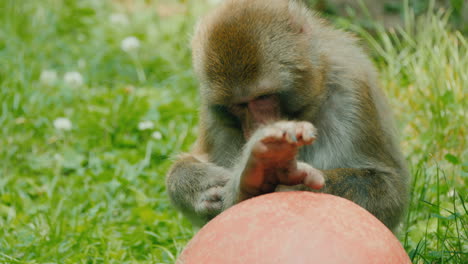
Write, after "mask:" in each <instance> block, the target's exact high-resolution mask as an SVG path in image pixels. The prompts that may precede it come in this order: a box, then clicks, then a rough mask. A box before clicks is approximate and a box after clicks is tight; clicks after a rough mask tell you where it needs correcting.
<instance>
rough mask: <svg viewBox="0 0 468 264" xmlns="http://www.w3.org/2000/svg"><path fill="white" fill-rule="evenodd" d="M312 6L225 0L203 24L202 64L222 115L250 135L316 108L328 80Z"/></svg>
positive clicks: (198, 63) (198, 35)
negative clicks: (315, 45) (317, 53)
mask: <svg viewBox="0 0 468 264" xmlns="http://www.w3.org/2000/svg"><path fill="white" fill-rule="evenodd" d="M307 12H308V11H307V9H306V8H305V7H304V6H302V4H301V3H299V2H296V1H294V0H236V1H234V0H225V1H224V2H223V3H222V4H221V5H220V6H219V7H218V8H217V9H215V10H214V11H213V12H212V13H211V14H209V15H208V16H207V17H205V18H204V19H203V20H202V21H201V22H200V23H199V24H198V26H197V29H196V32H195V35H194V38H193V42H192V46H193V63H194V69H195V72H196V74H197V76H198V78H199V80H200V82H201V99H202V102H203V105H205V106H207V110H208V111H209V112H210V113H211V114H213V116H214V117H215V118H217V117H219V118H217V119H218V120H220V122H224V124H225V125H229V126H232V127H237V128H239V129H241V130H242V132H243V134H244V136H245V137H246V138H248V137H249V136H250V135H251V133H252V132H253V131H254V130H255V129H256V128H257V127H258V126H260V125H262V124H265V123H267V122H272V121H276V120H279V119H295V118H301V115H302V114H303V113H306V112H307V113H311V112H313V111H312V109H314V107H315V108H316V106H315V105H314V102H318V101H319V100H318V99H317V100H316V99H315V98H316V97H318V96H320V94H322V91H321V90H322V86H323V85H322V84H321V79H322V78H321V76H320V74H319V73H320V71H319V69H318V68H319V67H318V65H314V63H313V61H314V60H317V59H316V58H314V55H313V54H314V53H313V50H312V44H311V43H312V42H311V39H312V38H313V36H312V33H313V30H312V29H313V28H312V27H311V25H310V23H309V21H308V18H307V17H308V15H309V14H308V13H307ZM226 120H228V121H226Z"/></svg>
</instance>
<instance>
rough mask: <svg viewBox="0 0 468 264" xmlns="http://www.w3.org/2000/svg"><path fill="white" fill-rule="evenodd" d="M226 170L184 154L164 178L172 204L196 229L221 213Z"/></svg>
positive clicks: (227, 176)
mask: <svg viewBox="0 0 468 264" xmlns="http://www.w3.org/2000/svg"><path fill="white" fill-rule="evenodd" d="M230 175H231V172H229V171H228V170H227V169H225V168H222V167H219V166H216V165H214V164H212V163H208V162H206V161H205V160H204V159H203V158H202V157H201V156H195V155H192V154H185V155H183V156H181V157H180V158H179V160H178V161H176V162H175V164H174V165H173V166H172V168H171V170H170V171H169V173H168V175H167V178H166V186H167V192H168V194H169V197H170V199H171V201H172V203H173V204H174V205H175V206H176V207H177V208H179V209H180V210H181V211H182V213H184V215H185V216H186V217H187V218H188V219H190V220H191V221H192V223H193V224H195V225H199V226H200V225H203V224H205V223H206V222H208V221H209V220H210V219H211V218H213V217H215V216H216V215H218V214H219V213H220V212H221V211H222V209H223V205H222V202H223V196H224V191H225V189H224V186H225V184H226V182H227V181H228V179H229V178H230Z"/></svg>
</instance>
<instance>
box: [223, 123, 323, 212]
mask: <svg viewBox="0 0 468 264" xmlns="http://www.w3.org/2000/svg"><path fill="white" fill-rule="evenodd" d="M314 139H315V128H314V127H313V125H312V124H310V123H309V122H294V121H281V122H277V123H274V124H271V125H268V126H265V127H263V128H261V129H259V130H258V131H257V132H255V133H254V135H253V136H252V138H251V139H250V140H249V142H248V143H247V146H246V148H245V149H244V153H243V156H242V157H243V159H242V160H241V162H239V166H240V167H239V168H238V169H236V170H235V171H236V174H235V175H233V176H234V177H233V178H232V180H231V181H229V183H228V184H227V191H226V198H225V201H224V206H225V208H227V207H230V206H232V205H234V204H236V203H238V202H241V201H243V200H246V199H249V198H251V197H254V196H257V195H260V194H264V193H269V192H273V191H274V190H275V188H276V186H277V185H278V184H285V185H295V184H300V183H304V184H307V185H308V186H310V187H312V188H315V189H320V188H321V187H322V186H323V184H324V178H323V175H322V173H321V172H320V171H319V170H316V169H314V168H312V167H311V166H310V165H308V164H306V163H302V162H298V161H297V160H296V155H297V151H298V148H299V147H301V146H303V145H306V144H311V143H312V142H313V140H314Z"/></svg>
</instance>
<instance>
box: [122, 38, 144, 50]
mask: <svg viewBox="0 0 468 264" xmlns="http://www.w3.org/2000/svg"><path fill="white" fill-rule="evenodd" d="M139 47H140V40H138V39H137V38H136V37H134V36H131V37H126V38H125V39H124V40H122V42H121V43H120V48H121V49H122V50H123V51H125V52H133V51H136V50H137V49H138V48H139Z"/></svg>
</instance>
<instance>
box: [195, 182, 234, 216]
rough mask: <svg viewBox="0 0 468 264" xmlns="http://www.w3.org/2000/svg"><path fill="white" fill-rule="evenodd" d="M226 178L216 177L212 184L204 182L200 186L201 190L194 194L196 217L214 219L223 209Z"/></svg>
mask: <svg viewBox="0 0 468 264" xmlns="http://www.w3.org/2000/svg"><path fill="white" fill-rule="evenodd" d="M226 182H227V178H225V177H218V178H216V179H214V181H212V182H206V183H205V184H204V185H205V186H200V187H201V190H199V192H198V193H197V194H196V199H195V201H194V205H193V206H194V209H195V213H196V214H197V215H202V216H207V217H208V218H212V217H215V216H216V215H218V214H219V213H220V212H221V211H222V209H223V197H224V191H225V189H224V186H225V185H226Z"/></svg>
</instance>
